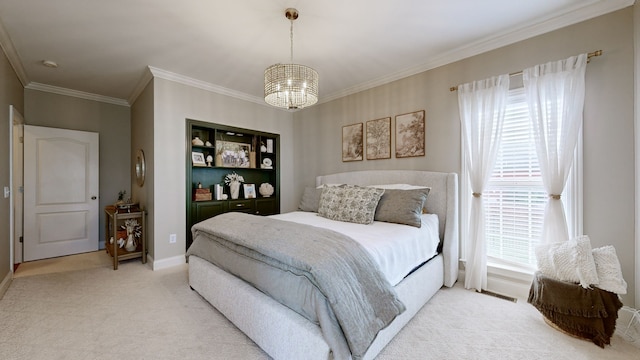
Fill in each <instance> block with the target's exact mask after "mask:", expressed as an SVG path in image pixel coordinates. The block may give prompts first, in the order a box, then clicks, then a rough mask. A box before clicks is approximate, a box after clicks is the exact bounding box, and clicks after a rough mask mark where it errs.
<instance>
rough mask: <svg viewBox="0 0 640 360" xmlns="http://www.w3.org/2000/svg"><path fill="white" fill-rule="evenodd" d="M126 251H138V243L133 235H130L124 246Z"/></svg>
mask: <svg viewBox="0 0 640 360" xmlns="http://www.w3.org/2000/svg"><path fill="white" fill-rule="evenodd" d="M124 249H125V250H127V251H129V252H131V251H134V250H135V249H136V242H135V241H134V240H133V234H129V237H128V238H127V243H126V245H125V246H124Z"/></svg>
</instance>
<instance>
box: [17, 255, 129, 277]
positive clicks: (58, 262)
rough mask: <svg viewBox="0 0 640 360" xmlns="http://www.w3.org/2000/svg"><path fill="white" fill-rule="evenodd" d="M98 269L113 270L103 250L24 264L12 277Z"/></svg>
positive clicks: (109, 259)
mask: <svg viewBox="0 0 640 360" xmlns="http://www.w3.org/2000/svg"><path fill="white" fill-rule="evenodd" d="M138 261H140V260H138ZM99 267H111V268H113V258H111V257H110V256H109V255H108V254H107V252H106V251H105V250H100V251H94V252H88V253H84V254H78V255H73V256H62V257H57V258H52V259H45V260H38V261H29V262H25V263H22V264H20V266H18V269H16V271H15V272H14V274H13V277H14V278H19V277H24V276H32V275H42V274H51V273H57V272H67V271H77V270H88V269H95V268H99Z"/></svg>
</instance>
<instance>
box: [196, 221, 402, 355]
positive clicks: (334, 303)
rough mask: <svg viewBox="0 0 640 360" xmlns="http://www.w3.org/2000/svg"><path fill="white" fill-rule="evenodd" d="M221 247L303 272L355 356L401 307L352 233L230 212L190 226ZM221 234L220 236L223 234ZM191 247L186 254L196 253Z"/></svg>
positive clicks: (367, 345)
mask: <svg viewBox="0 0 640 360" xmlns="http://www.w3.org/2000/svg"><path fill="white" fill-rule="evenodd" d="M192 231H193V233H194V236H193V237H194V239H196V238H197V237H198V236H197V233H198V232H205V233H209V234H212V235H214V237H209V238H210V239H211V240H212V241H219V242H220V243H221V244H222V245H224V246H225V247H227V248H229V249H232V250H233V251H236V252H239V253H241V254H243V255H244V256H248V257H250V258H252V259H254V260H256V261H260V262H263V263H266V264H269V265H271V266H274V267H277V268H279V269H283V270H286V271H290V272H292V273H294V274H296V275H301V276H305V277H306V278H308V279H309V281H310V282H311V283H313V284H314V286H316V287H317V288H318V289H319V290H320V291H321V292H322V293H323V294H324V296H325V297H326V298H327V301H328V302H329V304H330V306H331V308H332V309H333V312H334V314H335V316H336V318H337V319H338V322H339V324H340V326H341V327H342V331H343V333H344V335H345V338H346V340H347V343H348V345H349V348H350V351H351V355H352V357H353V358H354V359H360V358H361V357H362V356H363V355H364V354H365V353H366V351H367V349H368V348H369V346H370V345H371V343H372V342H373V340H375V337H376V335H377V334H378V332H379V331H380V330H382V329H384V328H385V327H386V326H388V325H389V324H390V323H391V322H392V321H393V319H395V318H396V316H398V315H399V314H401V313H402V312H403V311H404V310H405V306H404V304H402V302H401V301H400V300H399V299H398V298H397V295H396V293H395V291H394V289H393V288H392V287H391V285H390V284H389V282H388V281H387V280H386V279H385V278H384V276H383V275H382V274H381V272H380V270H379V269H378V267H377V265H376V264H375V262H374V261H373V260H372V259H371V256H370V255H369V254H368V253H367V251H366V250H365V249H364V248H362V246H360V244H358V243H357V242H356V241H354V240H353V239H351V238H349V237H347V236H345V235H343V234H340V233H337V232H335V231H331V230H327V229H321V228H317V227H314V226H310V225H303V224H297V223H293V222H288V221H282V220H276V219H269V218H265V217H262V216H256V215H248V214H244V213H237V212H231V213H226V214H221V215H218V216H216V217H213V218H211V219H208V220H205V221H203V222H200V223H198V224H196V225H194V226H193V229H192ZM222 239H224V240H222ZM194 251H195V250H193V251H192V248H190V249H189V251H188V252H187V256H189V255H198V254H197V253H194Z"/></svg>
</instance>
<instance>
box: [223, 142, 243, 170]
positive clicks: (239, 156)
mask: <svg viewBox="0 0 640 360" xmlns="http://www.w3.org/2000/svg"><path fill="white" fill-rule="evenodd" d="M250 153H251V144H245V143H237V142H232V141H216V154H217V155H220V156H221V159H222V166H223V167H245V168H248V167H250V165H251V162H250V160H249V154H250Z"/></svg>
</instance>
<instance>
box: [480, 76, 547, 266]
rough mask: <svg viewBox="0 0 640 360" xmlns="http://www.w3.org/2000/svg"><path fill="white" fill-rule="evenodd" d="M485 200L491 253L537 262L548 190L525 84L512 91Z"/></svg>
mask: <svg viewBox="0 0 640 360" xmlns="http://www.w3.org/2000/svg"><path fill="white" fill-rule="evenodd" d="M483 199H484V204H485V216H486V223H485V231H486V239H487V247H488V248H487V255H488V256H489V257H493V258H498V259H501V260H504V261H506V262H515V263H517V264H522V265H531V266H535V265H536V259H535V252H534V249H535V246H536V245H537V244H538V242H539V239H540V235H541V232H542V223H543V218H544V210H545V205H546V202H547V193H546V191H545V190H544V186H543V184H542V178H541V174H540V167H539V165H538V160H537V155H536V149H535V143H534V139H533V134H532V131H531V127H530V124H529V114H528V108H527V103H526V100H525V94H524V89H523V88H519V89H513V90H511V91H510V92H509V97H508V102H507V109H506V113H505V119H504V124H503V131H502V141H501V144H500V147H499V149H498V154H497V159H496V163H495V165H494V170H493V173H492V175H491V178H490V180H489V183H488V184H487V188H486V189H485V191H484V193H483Z"/></svg>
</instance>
